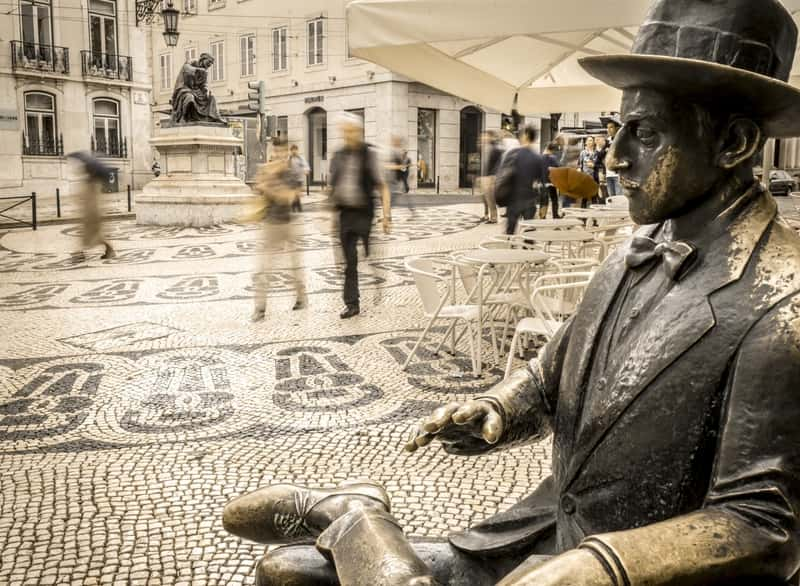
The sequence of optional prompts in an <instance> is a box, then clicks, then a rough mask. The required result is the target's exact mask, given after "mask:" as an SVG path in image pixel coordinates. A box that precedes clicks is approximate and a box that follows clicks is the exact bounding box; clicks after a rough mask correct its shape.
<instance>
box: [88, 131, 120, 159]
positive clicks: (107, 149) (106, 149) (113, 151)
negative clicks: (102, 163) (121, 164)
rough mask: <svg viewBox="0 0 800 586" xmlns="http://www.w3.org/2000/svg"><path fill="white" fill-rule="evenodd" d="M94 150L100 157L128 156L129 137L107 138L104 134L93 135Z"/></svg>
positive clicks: (116, 157) (118, 157) (115, 157)
mask: <svg viewBox="0 0 800 586" xmlns="http://www.w3.org/2000/svg"><path fill="white" fill-rule="evenodd" d="M92 152H93V153H94V154H95V155H96V156H98V157H108V158H112V159H127V158H128V139H126V138H125V137H122V138H121V139H119V138H110V139H106V137H104V136H98V137H94V136H93V137H92Z"/></svg>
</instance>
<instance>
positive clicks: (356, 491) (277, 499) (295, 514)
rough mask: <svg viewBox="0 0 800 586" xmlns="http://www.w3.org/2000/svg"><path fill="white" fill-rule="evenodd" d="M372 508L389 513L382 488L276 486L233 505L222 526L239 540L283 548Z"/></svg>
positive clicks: (367, 485) (360, 485)
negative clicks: (355, 511) (346, 517)
mask: <svg viewBox="0 0 800 586" xmlns="http://www.w3.org/2000/svg"><path fill="white" fill-rule="evenodd" d="M368 507H375V508H379V509H382V510H384V511H386V512H389V510H390V507H391V505H390V503H389V495H388V494H387V493H386V491H385V490H384V489H383V487H382V486H380V485H378V484H374V483H371V482H359V483H343V484H341V485H339V486H338V487H337V488H332V489H308V488H303V487H300V486H294V485H292V484H276V485H273V486H268V487H266V488H261V489H259V490H256V491H254V492H251V493H248V494H245V495H243V496H240V497H238V498H236V499H234V500H232V501H231V502H229V503H228V504H227V505H226V506H225V510H224V511H223V513H222V525H223V526H224V527H225V530H226V531H228V532H229V533H233V534H234V535H238V536H239V537H243V538H245V539H251V540H253V541H258V542H260V543H269V544H274V545H280V544H286V543H296V542H299V541H308V540H312V539H316V537H317V536H318V535H319V534H320V533H322V532H323V531H324V530H325V529H326V528H327V527H328V525H330V524H331V523H332V522H333V521H335V520H336V519H338V518H339V517H341V516H342V515H344V514H345V513H347V512H349V511H351V510H354V509H356V508H368Z"/></svg>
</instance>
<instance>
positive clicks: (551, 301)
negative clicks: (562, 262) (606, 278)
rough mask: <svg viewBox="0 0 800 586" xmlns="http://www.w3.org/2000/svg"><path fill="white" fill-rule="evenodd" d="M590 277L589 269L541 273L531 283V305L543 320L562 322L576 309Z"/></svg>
mask: <svg viewBox="0 0 800 586" xmlns="http://www.w3.org/2000/svg"><path fill="white" fill-rule="evenodd" d="M592 277H594V273H593V272H591V271H587V272H574V273H573V272H567V273H551V274H545V275H542V276H541V277H539V278H538V279H536V282H535V283H534V285H533V291H532V293H531V306H532V307H533V309H534V310H535V311H536V313H537V316H538V317H539V318H541V319H542V320H543V321H544V322H554V323H561V322H564V321H566V319H567V318H568V317H569V316H570V315H571V314H572V313H573V312H574V311H575V309H577V307H578V305H579V304H580V302H581V300H582V299H583V294H584V293H585V292H586V287H588V286H589V283H590V282H591V280H592ZM553 334H555V331H553V332H550V335H553Z"/></svg>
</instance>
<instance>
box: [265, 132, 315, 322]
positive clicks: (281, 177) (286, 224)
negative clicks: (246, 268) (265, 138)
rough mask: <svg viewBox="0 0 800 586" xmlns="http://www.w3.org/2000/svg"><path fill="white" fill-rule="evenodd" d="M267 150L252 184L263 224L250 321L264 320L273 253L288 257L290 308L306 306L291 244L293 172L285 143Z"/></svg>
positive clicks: (298, 258)
mask: <svg viewBox="0 0 800 586" xmlns="http://www.w3.org/2000/svg"><path fill="white" fill-rule="evenodd" d="M270 150H271V153H270V162H269V163H266V164H265V165H262V166H261V168H260V169H259V171H258V174H257V175H256V184H255V187H256V191H257V193H258V195H259V196H260V202H259V209H258V210H257V211H256V212H255V218H256V219H258V220H260V221H261V222H262V225H263V230H264V231H263V242H264V253H263V254H262V255H261V257H260V261H259V267H258V272H257V273H256V274H255V275H253V285H254V286H255V290H256V295H255V309H254V311H253V316H252V321H261V320H263V319H264V315H265V313H266V309H267V294H268V292H269V278H270V273H269V272H270V271H271V270H272V271H274V269H275V266H274V265H275V255H276V254H281V253H288V254H289V263H290V271H291V273H292V281H293V284H294V290H295V295H296V299H295V303H294V306H293V307H292V309H293V310H298V309H303V308H304V307H306V306H307V305H308V295H307V293H306V286H305V278H304V275H303V269H302V265H301V262H302V259H301V254H300V252H299V250H298V248H297V243H296V242H295V234H294V226H293V225H292V222H291V219H292V218H291V215H292V206H293V204H294V202H295V199H296V197H297V187H296V183H295V179H294V173H295V171H294V169H293V168H292V166H291V164H290V161H289V158H288V156H287V150H286V144H285V143H283V142H281V139H274V140H273V142H272V145H271V149H270Z"/></svg>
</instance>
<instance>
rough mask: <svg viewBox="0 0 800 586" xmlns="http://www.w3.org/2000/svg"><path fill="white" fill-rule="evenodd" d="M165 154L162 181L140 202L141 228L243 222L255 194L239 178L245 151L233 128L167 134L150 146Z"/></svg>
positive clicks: (144, 192) (166, 131) (197, 127)
mask: <svg viewBox="0 0 800 586" xmlns="http://www.w3.org/2000/svg"><path fill="white" fill-rule="evenodd" d="M150 144H151V145H152V146H153V147H155V148H156V149H157V150H158V152H159V154H160V161H159V164H160V165H161V176H159V177H157V178H155V179H153V180H152V181H151V182H150V183H148V184H147V185H145V187H144V189H143V190H142V193H141V194H140V195H139V196H137V198H136V223H137V224H151V225H152V224H155V225H158V226H175V225H178V226H211V225H213V224H219V223H222V222H229V221H232V220H236V219H238V218H240V217H242V216H243V215H244V214H245V212H246V210H247V206H248V205H249V204H250V203H252V202H253V199H254V197H255V196H254V195H253V192H252V190H251V189H250V188H249V187H248V186H247V185H246V184H245V183H244V182H243V181H242V180H241V179H239V178H238V177H237V176H236V167H235V159H234V154H235V152H236V150H237V149H239V148H240V147H241V146H242V141H241V139H239V138H237V137H235V136H234V135H233V132H232V131H231V129H230V128H227V127H224V126H211V125H200V124H198V125H192V126H173V127H166V128H162V129H161V130H160V132H159V133H158V134H157V135H156V136H155V138H152V139H151V140H150Z"/></svg>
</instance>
